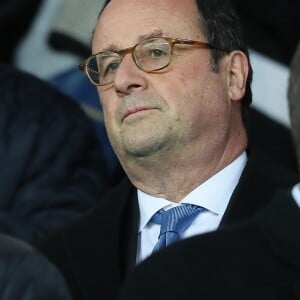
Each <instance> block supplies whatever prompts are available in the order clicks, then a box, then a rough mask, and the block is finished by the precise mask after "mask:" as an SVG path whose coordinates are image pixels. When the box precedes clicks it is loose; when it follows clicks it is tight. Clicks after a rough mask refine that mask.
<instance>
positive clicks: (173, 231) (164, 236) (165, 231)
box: [150, 204, 204, 253]
mask: <svg viewBox="0 0 300 300" xmlns="http://www.w3.org/2000/svg"><path fill="white" fill-rule="evenodd" d="M203 210H204V208H203V207H200V206H196V205H192V204H185V205H180V206H176V207H173V208H171V209H169V210H166V211H165V210H163V209H161V210H159V211H158V212H157V213H156V214H154V215H153V217H152V218H151V220H150V222H152V223H155V224H159V225H161V227H160V233H159V237H158V242H157V243H156V245H155V246H154V248H153V250H152V253H154V252H156V251H158V250H160V249H163V248H165V247H167V246H169V245H170V244H172V243H174V242H175V241H177V240H179V239H180V237H181V235H182V234H183V232H184V231H185V230H186V229H187V228H188V227H189V226H190V225H191V223H192V222H193V221H194V219H195V218H196V217H197V216H198V215H199V213H201V212H202V211H203Z"/></svg>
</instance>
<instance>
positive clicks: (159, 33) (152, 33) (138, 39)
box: [100, 29, 163, 52]
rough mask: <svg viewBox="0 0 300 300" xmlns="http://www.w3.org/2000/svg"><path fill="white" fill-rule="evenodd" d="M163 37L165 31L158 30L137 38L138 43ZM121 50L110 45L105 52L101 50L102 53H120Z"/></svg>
mask: <svg viewBox="0 0 300 300" xmlns="http://www.w3.org/2000/svg"><path fill="white" fill-rule="evenodd" d="M161 36H163V31H162V30H160V29H156V30H153V31H152V32H150V33H147V34H142V35H140V36H139V37H138V38H137V41H138V42H141V41H143V40H146V39H149V38H152V37H161ZM120 48H121V47H120V46H118V45H117V44H110V45H109V46H107V47H105V48H104V49H103V50H101V51H100V52H106V51H114V52H118V51H120Z"/></svg>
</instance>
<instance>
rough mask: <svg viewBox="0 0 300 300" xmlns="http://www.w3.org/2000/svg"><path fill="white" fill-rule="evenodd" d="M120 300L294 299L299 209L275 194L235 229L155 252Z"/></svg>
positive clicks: (298, 290) (299, 283)
mask: <svg viewBox="0 0 300 300" xmlns="http://www.w3.org/2000/svg"><path fill="white" fill-rule="evenodd" d="M120 299H122V300H127V299H128V300H140V299H143V300H153V299H156V300H177V299H178V300H179V299H189V300H193V299H213V300H218V299H222V300H224V299H230V300H232V299H233V300H235V299H236V300H246V299H249V300H250V299H251V300H253V299H256V300H257V299H258V300H260V299H262V300H276V299H277V300H279V299H281V300H286V299H288V300H293V299H295V300H296V299H300V208H299V207H298V206H297V205H296V203H295V202H294V200H293V199H292V197H291V194H290V192H289V191H287V192H281V193H278V194H277V195H276V197H275V199H273V201H272V202H271V203H270V204H269V205H268V206H267V207H266V208H264V209H263V210H261V211H260V212H259V213H258V214H257V215H256V216H255V217H253V218H251V219H248V220H246V221H244V222H242V223H241V224H239V225H236V224H235V225H233V226H231V227H227V228H226V229H225V228H224V229H221V230H219V231H217V232H213V233H208V234H204V235H202V236H197V237H193V238H191V239H187V240H184V241H181V242H179V243H177V244H176V245H174V246H171V247H169V248H167V249H165V250H164V251H160V252H159V253H157V254H156V255H153V256H151V257H150V258H149V259H147V260H145V261H144V262H143V263H142V264H140V265H139V266H138V267H137V268H136V269H135V270H134V271H133V272H132V274H131V276H130V277H129V278H128V280H127V282H126V283H125V286H124V289H123V291H122V297H120Z"/></svg>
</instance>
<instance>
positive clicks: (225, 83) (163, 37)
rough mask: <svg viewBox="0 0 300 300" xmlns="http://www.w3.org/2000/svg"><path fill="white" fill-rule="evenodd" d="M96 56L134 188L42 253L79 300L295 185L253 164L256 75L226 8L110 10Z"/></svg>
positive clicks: (164, 5)
mask: <svg viewBox="0 0 300 300" xmlns="http://www.w3.org/2000/svg"><path fill="white" fill-rule="evenodd" d="M92 52H93V53H94V55H92V56H91V57H90V58H88V59H87V60H86V61H85V62H83V63H82V64H81V67H82V69H83V70H84V71H85V72H86V74H87V75H88V77H89V79H90V80H91V82H92V83H93V84H95V85H97V89H98V92H99V95H100V98H101V102H102V106H103V112H104V119H105V125H106V128H107V132H108V136H109V139H110V142H111V144H112V146H113V148H114V150H115V152H116V154H117V156H118V158H119V160H120V162H121V164H122V166H123V168H124V170H125V172H126V173H127V175H128V178H129V180H130V182H129V181H128V180H127V179H125V180H124V181H123V182H122V183H121V184H120V186H118V187H117V188H116V189H115V190H113V191H112V193H111V194H110V195H109V196H108V198H107V199H106V201H105V203H103V205H102V206H101V207H99V208H98V209H97V210H95V211H94V212H93V213H92V214H91V215H89V216H87V218H86V219H85V220H83V221H82V222H80V223H77V224H74V225H73V226H71V227H68V228H66V229H65V230H64V231H62V232H60V233H58V234H57V235H56V236H53V237H52V238H49V239H48V240H46V241H44V242H41V243H40V244H39V249H40V250H41V251H43V253H44V254H45V255H47V256H48V257H49V259H50V260H51V261H52V262H54V263H55V264H56V265H57V266H58V267H59V268H60V269H61V270H62V272H63V274H64V275H65V276H66V278H67V281H68V283H69V286H70V288H71V290H72V294H73V297H74V299H101V298H105V299H108V298H115V297H116V295H117V293H118V290H119V288H120V286H121V285H122V283H123V281H124V279H125V278H126V276H127V275H128V273H129V272H130V271H131V269H132V268H134V266H135V265H136V263H139V262H141V261H142V260H144V259H145V258H146V257H148V256H149V255H151V253H152V251H158V250H159V249H161V248H162V247H165V246H167V245H169V243H171V242H174V241H175V240H178V239H179V238H185V237H189V236H192V235H197V234H201V233H204V232H207V231H212V230H216V229H217V228H220V227H223V226H225V225H226V224H231V223H235V222H236V221H238V220H242V219H244V218H247V217H249V216H251V215H252V214H253V213H254V212H255V211H257V210H258V209H259V208H261V207H263V206H264V205H265V204H266V202H267V201H268V199H269V198H270V197H271V195H272V194H273V192H274V190H275V189H276V188H277V187H278V186H280V185H281V186H286V185H289V184H290V182H291V181H292V182H293V180H294V178H293V176H289V175H285V171H284V170H281V169H280V170H278V169H276V167H275V166H273V165H272V164H270V163H269V162H268V160H267V159H265V158H263V159H259V158H253V157H252V158H251V157H250V156H249V159H248V161H247V155H246V152H245V149H246V147H247V134H246V130H245V127H244V122H243V119H245V118H246V112H247V108H248V105H249V103H250V102H251V90H250V82H251V67H250V64H249V60H248V52H247V48H246V46H245V43H244V41H243V39H242V36H241V32H240V25H239V21H238V18H237V16H236V15H235V13H234V11H233V10H232V9H231V8H230V6H229V4H228V3H227V2H226V1H223V0H222V1H221V0H218V1H217V0H214V1H212V0H210V1H207V0H202V1H197V2H196V1H194V0H188V1H177V0H165V1H146V0H112V1H107V3H106V4H105V6H104V9H103V11H102V12H101V14H100V16H99V20H98V23H97V25H96V28H95V32H94V36H93V43H92ZM245 165H246V167H245ZM279 177H280V178H279ZM172 213H174V214H172ZM170 216H171V218H169V217H170ZM173 217H175V218H176V222H175V219H174V220H173V221H174V222H173V221H172V218H173ZM179 217H180V218H179ZM192 217H193V218H192ZM166 220H167V221H166ZM169 220H171V222H169ZM157 223H158V224H157ZM170 224H172V225H175V226H177V227H178V232H175V233H174V230H173V231H172V230H168V231H164V230H163V228H164V227H165V225H167V226H168V225H170ZM160 231H161V234H160Z"/></svg>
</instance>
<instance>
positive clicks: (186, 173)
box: [122, 133, 247, 202]
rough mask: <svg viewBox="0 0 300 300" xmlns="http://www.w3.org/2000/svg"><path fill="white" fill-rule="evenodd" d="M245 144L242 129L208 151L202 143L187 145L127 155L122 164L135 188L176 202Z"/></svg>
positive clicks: (217, 170) (239, 151)
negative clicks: (222, 143) (140, 154)
mask: <svg viewBox="0 0 300 300" xmlns="http://www.w3.org/2000/svg"><path fill="white" fill-rule="evenodd" d="M246 145H247V138H246V134H245V133H243V134H240V135H239V136H238V139H237V138H235V139H230V141H228V142H227V143H226V144H225V145H223V146H224V147H220V146H218V147H216V148H215V149H210V151H208V149H206V145H202V144H201V145H190V146H191V147H185V148H184V149H181V151H180V150H179V151H177V153H174V151H173V149H172V150H171V151H170V150H169V151H165V152H159V153H155V154H153V155H152V156H151V157H142V158H141V157H139V158H136V157H135V158H131V159H130V158H128V159H126V160H123V162H122V165H123V167H124V169H125V172H126V173H127V175H128V177H129V179H130V180H131V182H132V183H133V184H134V186H135V187H136V188H138V189H140V190H142V191H143V192H145V193H147V194H150V195H152V196H155V197H161V198H165V199H168V200H169V201H173V202H179V201H181V200H182V199H183V198H184V197H185V196H186V195H187V194H189V193H190V192H191V191H193V190H194V189H195V188H196V187H197V186H199V185H201V184H202V183H204V182H205V181H206V180H208V179H209V178H210V177H212V176H214V175H215V174H216V173H218V172H219V171H220V170H222V169H223V168H225V167H226V166H227V165H229V164H230V163H231V162H232V161H234V160H235V159H236V158H237V157H238V156H239V155H240V154H241V153H242V152H243V151H244V150H245V148H246ZM195 150H196V151H195Z"/></svg>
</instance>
